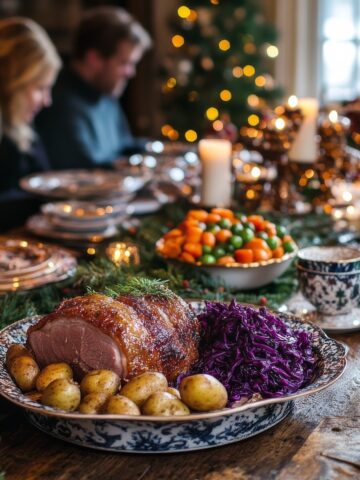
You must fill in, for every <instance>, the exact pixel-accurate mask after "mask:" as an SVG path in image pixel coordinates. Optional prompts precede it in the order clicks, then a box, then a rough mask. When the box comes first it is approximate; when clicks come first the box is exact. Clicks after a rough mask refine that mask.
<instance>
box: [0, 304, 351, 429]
mask: <svg viewBox="0 0 360 480" xmlns="http://www.w3.org/2000/svg"><path fill="white" fill-rule="evenodd" d="M188 301H189V302H190V305H191V304H192V303H199V302H205V300H195V299H189V300H188ZM251 306H253V307H255V308H260V307H259V306H256V305H251ZM269 311H270V312H272V313H275V314H276V315H280V316H281V317H286V318H287V319H288V320H290V321H294V320H296V321H298V322H300V323H303V324H306V325H311V327H312V328H313V330H315V331H317V332H318V333H319V335H320V336H322V337H323V338H324V339H325V340H326V341H327V342H332V343H333V344H335V345H337V347H338V350H339V360H341V370H340V371H339V372H338V373H337V374H336V375H335V377H334V378H332V379H331V380H329V381H328V382H327V383H326V384H324V385H320V386H318V387H315V388H312V389H310V390H309V389H308V387H310V386H311V384H310V385H308V386H306V387H304V388H305V389H306V390H302V391H298V392H295V393H293V394H290V395H285V396H282V397H274V398H267V399H263V400H257V401H254V402H248V403H245V404H243V405H240V406H236V407H230V408H224V409H222V410H216V411H213V412H198V413H191V414H189V415H179V416H171V417H169V416H150V415H114V414H81V413H78V412H70V413H68V412H63V411H61V410H55V409H52V408H51V407H44V406H39V407H37V406H33V405H28V404H24V403H23V402H21V401H20V400H17V399H14V398H13V397H12V396H11V395H8V394H7V393H6V392H4V391H3V390H2V388H1V386H0V395H1V396H3V397H4V398H6V399H7V400H8V401H10V402H11V403H13V404H15V405H17V406H19V407H21V408H23V409H24V410H25V411H26V410H30V411H32V412H35V413H37V414H40V415H45V416H51V417H57V418H62V419H64V420H82V421H118V420H121V421H138V422H139V421H140V422H151V423H186V422H191V421H196V420H197V421H201V420H205V421H206V420H208V419H213V418H219V417H220V418H221V417H224V416H229V415H233V414H237V413H242V412H245V411H246V410H253V409H257V408H261V407H265V406H267V405H270V404H274V403H285V402H288V401H292V400H294V399H297V398H300V397H304V396H308V395H313V394H315V393H317V392H319V391H321V390H323V389H325V388H327V387H329V386H330V385H332V384H334V383H335V382H336V381H337V380H338V379H339V378H340V377H341V376H342V375H343V373H344V372H345V370H346V366H347V359H346V353H347V352H346V349H345V347H344V345H343V344H342V343H340V342H337V341H336V340H334V339H332V338H330V337H329V336H328V335H327V334H326V333H325V332H324V331H323V330H322V329H321V328H320V327H319V326H317V325H315V324H314V323H312V322H309V321H306V320H303V319H301V318H300V317H298V316H296V315H294V314H291V313H282V312H281V313H280V312H273V311H271V310H270V309H269ZM41 317H42V315H35V316H28V317H25V318H23V319H20V320H18V321H16V322H14V323H12V324H11V325H8V326H6V327H5V328H3V329H2V330H0V338H1V336H3V335H4V334H6V333H7V331H11V330H12V329H13V328H14V327H16V326H18V325H21V324H22V323H25V322H29V321H31V320H33V321H34V322H35V321H37V320H39V319H40V318H41ZM341 352H342V353H341ZM0 360H1V361H2V362H1V364H0V371H1V370H3V371H5V372H6V374H7V375H8V377H9V379H10V381H11V382H12V383H13V385H14V387H15V388H17V389H18V390H19V392H20V395H22V396H24V397H25V396H26V395H25V394H23V393H22V392H21V391H20V389H19V388H18V387H17V386H16V384H15V382H14V381H13V379H12V378H11V376H10V374H9V372H8V371H7V368H6V366H5V355H4V356H3V358H2V357H1V355H0ZM312 383H313V382H312ZM28 400H29V399H28ZM30 401H31V400H30ZM34 403H37V402H34Z"/></svg>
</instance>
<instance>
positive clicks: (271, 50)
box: [266, 45, 279, 58]
mask: <svg viewBox="0 0 360 480" xmlns="http://www.w3.org/2000/svg"><path fill="white" fill-rule="evenodd" d="M266 54H267V56H268V57H270V58H276V57H277V56H278V55H279V49H278V48H277V47H276V46H275V45H269V46H268V47H267V49H266Z"/></svg>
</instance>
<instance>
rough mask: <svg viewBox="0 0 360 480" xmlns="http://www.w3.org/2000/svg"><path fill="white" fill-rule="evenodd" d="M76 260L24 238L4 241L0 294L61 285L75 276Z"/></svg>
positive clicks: (0, 246) (0, 245)
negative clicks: (59, 283) (49, 285)
mask: <svg viewBox="0 0 360 480" xmlns="http://www.w3.org/2000/svg"><path fill="white" fill-rule="evenodd" d="M76 264H77V262H76V259H75V257H74V256H73V255H72V254H71V253H70V252H68V251H67V250H64V249H62V248H59V247H55V246H50V245H44V244H42V243H36V242H31V241H28V240H22V239H6V238H4V239H2V240H0V294H5V293H8V292H13V291H21V290H30V289H32V288H36V287H40V286H43V285H46V284H49V283H54V282H60V281H61V280H65V279H66V278H68V277H71V276H72V275H73V274H74V273H75V269H76Z"/></svg>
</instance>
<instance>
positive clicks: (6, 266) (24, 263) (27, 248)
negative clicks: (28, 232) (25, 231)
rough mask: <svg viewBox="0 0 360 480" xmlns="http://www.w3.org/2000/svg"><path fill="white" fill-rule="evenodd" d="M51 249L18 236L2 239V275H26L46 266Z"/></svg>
mask: <svg viewBox="0 0 360 480" xmlns="http://www.w3.org/2000/svg"><path fill="white" fill-rule="evenodd" d="M50 256H51V254H50V251H49V249H48V248H47V247H45V246H44V244H42V243H39V242H34V241H29V240H23V239H17V238H3V239H1V241H0V277H1V278H9V277H14V276H19V275H26V274H29V273H32V272H35V271H38V270H42V269H43V268H46V266H47V262H48V261H49V260H50Z"/></svg>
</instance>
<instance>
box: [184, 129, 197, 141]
mask: <svg viewBox="0 0 360 480" xmlns="http://www.w3.org/2000/svg"><path fill="white" fill-rule="evenodd" d="M197 138H198V136H197V133H196V132H195V130H187V131H186V132H185V139H186V140H187V141H188V142H195V141H196V140H197Z"/></svg>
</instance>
